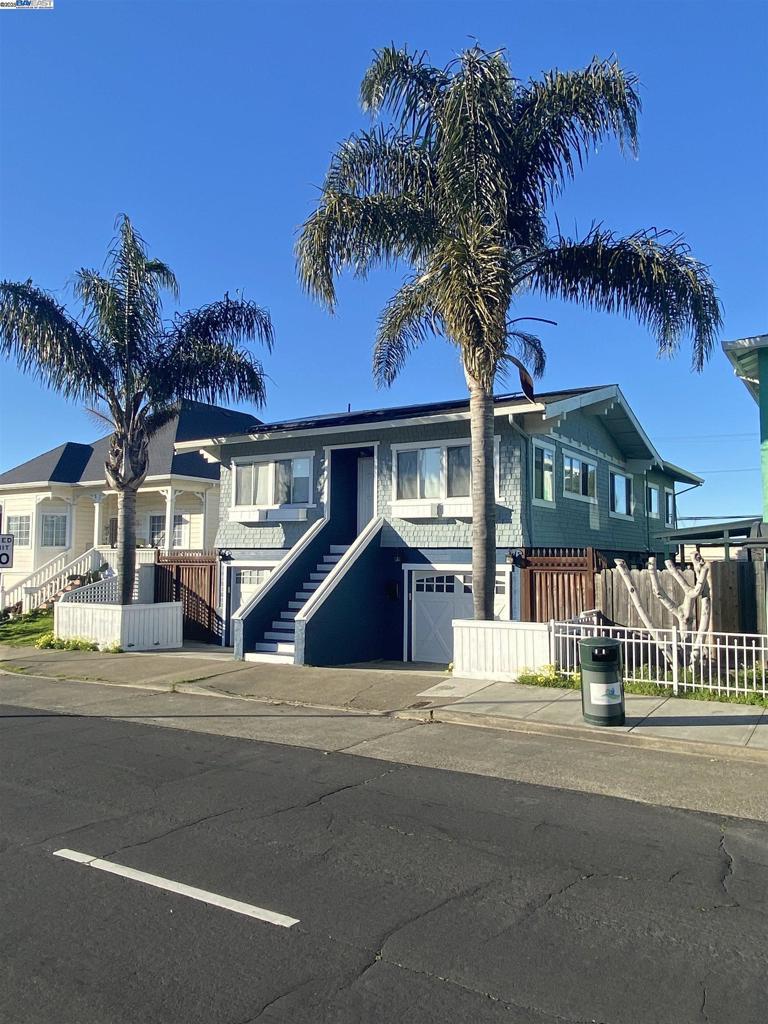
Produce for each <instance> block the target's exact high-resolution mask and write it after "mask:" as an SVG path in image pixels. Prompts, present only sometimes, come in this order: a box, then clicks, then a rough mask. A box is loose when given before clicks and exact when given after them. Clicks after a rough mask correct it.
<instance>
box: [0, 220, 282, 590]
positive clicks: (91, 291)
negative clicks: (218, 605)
mask: <svg viewBox="0 0 768 1024" xmlns="http://www.w3.org/2000/svg"><path fill="white" fill-rule="evenodd" d="M74 290H75V296H76V298H77V299H78V300H79V302H80V305H81V307H82V315H81V317H80V319H79V320H77V319H75V318H74V317H72V316H71V315H70V314H69V313H68V312H67V310H66V309H65V308H64V306H62V305H60V304H59V303H58V302H57V301H56V300H55V299H54V298H53V297H52V296H51V295H50V294H48V293H47V292H45V291H43V290H42V289H40V288H38V287H36V286H35V285H34V284H32V282H31V281H27V282H25V283H13V282H10V281H3V282H0V354H2V355H6V356H14V357H15V358H16V360H17V362H18V364H19V367H20V368H21V369H22V370H23V371H26V372H29V373H32V374H33V375H34V376H36V377H37V378H38V379H39V380H41V381H42V382H43V383H44V384H46V385H48V386H49V387H51V388H53V389H54V390H55V391H59V392H60V393H61V394H63V395H64V396H65V397H66V398H70V399H75V400H78V401H87V402H90V403H92V404H93V405H94V408H93V409H92V410H91V411H93V412H94V413H95V414H96V415H97V416H99V417H100V418H101V419H103V420H105V421H106V422H107V423H108V424H109V426H110V427H111V429H112V436H111V438H110V445H109V451H108V454H107V458H106V464H105V472H106V479H107V482H108V483H109V486H110V487H112V488H113V489H114V490H115V491H116V492H117V509H118V518H117V551H116V556H117V557H116V562H117V564H116V571H117V574H118V575H119V577H120V598H121V603H122V604H130V603H131V601H132V596H133V579H134V573H135V563H136V551H135V548H136V492H137V490H138V489H139V487H140V486H141V484H142V483H143V481H144V478H145V476H146V474H147V464H148V448H149V441H150V438H151V437H152V435H153V434H155V433H156V432H157V431H158V430H159V429H160V428H161V427H162V426H164V425H165V424H166V423H168V422H169V421H170V420H171V419H172V418H173V417H174V416H175V415H176V413H177V411H178V408H179V403H180V402H181V401H182V400H183V399H199V400H202V401H208V402H212V403H215V402H218V401H227V400H232V401H244V400H250V401H252V402H254V403H255V404H256V405H257V406H260V405H262V404H263V402H264V397H265V385H264V372H263V369H262V367H261V364H260V363H259V362H258V361H257V360H256V359H255V358H254V357H253V356H252V355H251V353H250V352H248V351H247V350H246V349H245V348H243V347H242V346H241V343H242V342H243V341H253V340H259V341H261V342H263V343H264V344H265V345H266V346H267V348H271V346H272V341H273V332H272V322H271V320H270V317H269V313H268V312H267V311H266V310H265V309H263V308H262V307H261V306H257V305H256V304H255V303H254V302H249V301H245V300H243V299H232V298H230V297H229V295H225V296H224V298H223V299H222V300H220V301H219V302H213V303H211V304H210V305H209V306H203V307H202V308H201V309H197V310H192V311H190V312H187V313H177V314H176V315H175V316H174V317H173V319H172V320H170V321H167V320H164V319H163V316H162V301H161V290H166V291H168V292H170V293H171V295H172V296H173V297H174V298H177V297H178V285H177V283H176V278H175V277H174V274H173V272H172V271H171V270H170V269H169V267H167V266H166V264H165V263H162V262H160V260H155V259H150V258H149V257H148V255H147V248H146V245H145V243H144V241H143V239H142V238H141V236H140V235H138V234H137V232H136V231H135V230H134V228H133V225H132V224H131V222H130V220H129V219H128V217H125V216H123V217H120V218H118V234H117V238H116V240H115V242H114V244H113V247H112V249H111V250H110V253H109V257H108V263H107V273H106V276H105V275H102V274H100V273H99V272H98V271H95V270H79V271H78V272H77V275H76V277H75V287H74ZM167 542H168V538H166V543H167Z"/></svg>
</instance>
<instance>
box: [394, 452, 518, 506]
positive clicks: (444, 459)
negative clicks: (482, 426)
mask: <svg viewBox="0 0 768 1024" xmlns="http://www.w3.org/2000/svg"><path fill="white" fill-rule="evenodd" d="M463 447H469V448H470V450H471V447H472V442H471V439H470V438H469V437H449V438H447V439H445V440H434V441H432V440H430V441H425V440H420V441H402V442H398V443H397V444H393V445H390V449H391V452H392V466H391V484H390V486H391V488H392V490H391V495H392V496H391V501H390V504H391V508H392V515H394V516H397V513H398V511H400V512H402V513H403V516H402V517H399V518H410V516H409V513H410V514H411V515H412V514H413V510H418V509H419V508H421V509H424V510H425V511H429V510H431V509H435V513H434V515H430V516H428V518H436V519H438V518H448V519H451V518H459V519H467V518H469V519H471V518H472V485H471V477H470V489H469V494H467V495H465V496H464V497H450V498H448V497H446V496H445V494H443V496H442V497H437V498H398V497H397V496H396V495H397V455H398V453H399V452H408V451H418V450H419V449H420V448H441V449H442V455H441V467H440V481H441V485H442V490H443V492H445V491H447V489H448V455H447V453H446V449H447V448H463ZM500 448H501V436H500V435H499V434H495V435H494V438H493V481H494V494H495V499H496V502H497V504H498V502H499V491H500V469H499V465H500V459H499V452H500ZM470 472H471V470H470ZM438 505H439V506H440V508H439V509H436V506H438Z"/></svg>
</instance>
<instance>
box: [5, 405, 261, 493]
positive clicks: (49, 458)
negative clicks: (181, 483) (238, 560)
mask: <svg viewBox="0 0 768 1024" xmlns="http://www.w3.org/2000/svg"><path fill="white" fill-rule="evenodd" d="M257 428H258V429H260V420H258V419H257V418H256V417H255V416H251V415H249V414H248V413H243V412H236V411H235V410H233V409H223V408H221V407H220V406H218V405H206V404H205V403H203V402H189V401H186V402H183V403H182V407H181V411H180V413H179V415H178V416H176V417H175V418H174V419H172V420H171V421H170V422H169V423H167V424H166V425H165V427H163V429H162V430H160V431H158V433H157V434H155V436H154V437H153V438H152V440H151V441H150V444H149V469H148V471H147V476H169V475H170V474H171V473H173V474H174V475H178V476H193V477H200V478H201V479H203V480H217V479H218V477H219V466H218V464H215V463H210V462H206V461H205V459H204V458H203V457H202V456H201V455H199V454H198V453H197V452H185V453H183V454H180V455H174V453H173V445H174V442H176V441H189V440H191V439H192V438H195V437H209V436H210V435H211V434H238V433H247V432H248V431H251V430H256V429H257ZM108 445H109V435H107V436H106V437H101V438H99V439H98V441H94V442H93V443H92V444H77V443H75V442H74V441H67V442H66V443H65V444H62V445H59V447H58V448H53V449H52V450H51V451H49V452H46V453H45V454H44V455H38V456H37V457H36V458H34V459H30V460H29V462H23V463H22V464H21V465H20V466H16V467H15V468H14V469H9V470H8V471H7V472H5V473H2V474H0V485H2V484H32V483H58V484H77V483H80V482H81V481H82V482H83V483H85V482H87V481H102V480H104V459H105V456H106V454H107V447H108Z"/></svg>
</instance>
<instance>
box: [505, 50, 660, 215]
mask: <svg viewBox="0 0 768 1024" xmlns="http://www.w3.org/2000/svg"><path fill="white" fill-rule="evenodd" d="M637 86H638V81H637V77H636V76H635V75H633V74H630V73H628V72H626V71H624V70H623V69H622V68H621V66H620V65H619V63H618V62H617V61H615V60H611V61H605V60H598V59H597V58H594V59H593V60H592V61H591V63H590V64H589V65H588V66H587V67H586V68H584V69H583V70H581V71H558V70H554V71H550V72H548V73H547V74H545V75H544V77H543V79H542V80H541V81H533V82H530V83H529V84H528V85H527V86H526V87H525V88H524V89H522V90H520V92H519V95H518V97H517V100H516V110H515V117H514V121H515V126H514V129H513V131H512V133H511V135H510V140H509V141H510V144H511V145H510V148H509V152H508V154H507V157H508V160H509V163H510V167H511V169H512V171H513V177H514V178H516V179H517V180H518V181H519V182H520V183H521V185H522V187H523V195H524V196H526V198H527V199H528V200H529V201H538V202H544V201H546V198H547V196H551V195H554V194H555V193H556V192H557V191H559V189H560V188H561V187H562V185H563V184H564V182H565V181H567V180H569V179H571V178H572V177H573V175H574V172H575V170H576V168H577V167H581V166H582V165H583V164H584V162H585V160H586V159H587V157H588V156H589V155H590V154H591V153H592V152H594V151H595V149H596V148H597V146H598V145H599V144H600V143H601V142H602V141H603V140H604V139H605V138H607V137H608V136H613V137H615V138H616V139H617V141H618V143H619V146H620V147H621V148H622V149H625V148H626V149H629V150H630V151H631V152H632V153H635V152H636V151H637V117H638V113H639V112H640V106H641V104H640V96H639V93H638V88H637Z"/></svg>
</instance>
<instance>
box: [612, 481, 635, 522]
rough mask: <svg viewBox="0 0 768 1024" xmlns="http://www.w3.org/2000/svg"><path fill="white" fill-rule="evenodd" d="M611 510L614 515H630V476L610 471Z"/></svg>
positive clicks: (629, 516) (631, 512)
mask: <svg viewBox="0 0 768 1024" xmlns="http://www.w3.org/2000/svg"><path fill="white" fill-rule="evenodd" d="M610 496H611V512H612V513H613V514H614V515H616V516H626V517H627V518H628V519H629V518H631V517H632V514H633V511H632V477H631V476H625V475H624V473H614V472H611V495H610Z"/></svg>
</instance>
